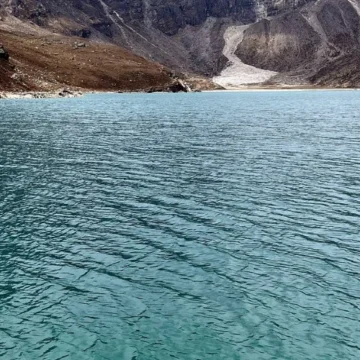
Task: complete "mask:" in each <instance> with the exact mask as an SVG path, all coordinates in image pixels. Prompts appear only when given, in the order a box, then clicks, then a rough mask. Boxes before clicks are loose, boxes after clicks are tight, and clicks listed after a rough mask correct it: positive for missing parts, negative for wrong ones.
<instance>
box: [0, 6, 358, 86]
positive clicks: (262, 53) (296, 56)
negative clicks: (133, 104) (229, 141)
mask: <svg viewBox="0 0 360 360" xmlns="http://www.w3.org/2000/svg"><path fill="white" fill-rule="evenodd" d="M359 25H360V0H131V1H129V0H56V1H55V0H0V29H2V30H4V31H7V32H8V33H12V32H14V31H15V29H16V31H22V32H25V33H29V27H30V28H31V29H32V31H33V30H34V29H38V30H37V31H39V32H41V31H45V30H46V31H50V32H51V33H56V34H61V35H62V36H77V37H81V38H83V39H86V41H90V43H92V44H95V43H96V44H100V43H102V44H116V45H120V46H121V47H123V48H125V49H127V50H128V51H130V52H131V53H135V54H137V55H139V56H141V57H144V58H146V59H148V60H150V61H155V62H157V63H161V64H163V65H165V66H167V67H168V68H171V69H175V70H176V71H181V72H185V73H188V74H201V75H202V76H208V77H212V76H215V78H214V80H215V81H217V82H218V83H219V84H221V85H224V86H226V87H230V88H231V87H239V86H242V85H243V84H259V83H265V84H268V85H276V86H283V85H296V86H298V85H303V86H311V85H320V86H360V82H359V75H358V72H359V70H358V63H357V59H358V53H359V52H360V40H359V39H360V34H359V31H360V30H359ZM1 39H2V38H1V34H0V42H1V41H2V42H4V40H1ZM93 46H95V45H93ZM96 46H97V45H96ZM103 46H105V45H103ZM106 46H110V45H106ZM119 51H120V50H119ZM119 66H120V65H119ZM109 71H110V67H109Z"/></svg>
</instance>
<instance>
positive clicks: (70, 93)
mask: <svg viewBox="0 0 360 360" xmlns="http://www.w3.org/2000/svg"><path fill="white" fill-rule="evenodd" d="M82 95H83V93H82V92H81V91H77V90H69V89H61V90H58V91H21V92H12V91H2V92H0V99H55V98H76V97H80V96H82Z"/></svg>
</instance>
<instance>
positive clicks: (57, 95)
mask: <svg viewBox="0 0 360 360" xmlns="http://www.w3.org/2000/svg"><path fill="white" fill-rule="evenodd" d="M359 90H360V88H335V87H301V86H300V87H276V86H271V87H267V86H244V87H239V88H234V89H214V90H201V91H192V92H193V93H198V92H204V93H233V92H287V91H291V92H301V91H359ZM180 92H181V91H180ZM152 93H158V94H166V93H169V94H171V93H174V92H171V91H159V92H156V91H155V92H152ZM183 93H186V92H183ZM89 94H119V95H121V94H149V91H147V90H144V89H140V90H138V91H134V90H130V91H124V90H119V91H111V90H87V89H81V90H71V89H59V90H49V91H0V100H17V99H24V100H25V99H68V98H79V97H83V96H85V95H89Z"/></svg>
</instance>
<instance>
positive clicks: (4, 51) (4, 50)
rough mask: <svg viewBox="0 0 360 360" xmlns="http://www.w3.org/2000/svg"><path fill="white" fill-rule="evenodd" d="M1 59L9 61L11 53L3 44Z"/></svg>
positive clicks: (0, 50) (0, 47) (0, 48)
mask: <svg viewBox="0 0 360 360" xmlns="http://www.w3.org/2000/svg"><path fill="white" fill-rule="evenodd" d="M0 59H3V60H9V53H8V52H7V50H6V49H5V48H4V46H3V45H2V44H0Z"/></svg>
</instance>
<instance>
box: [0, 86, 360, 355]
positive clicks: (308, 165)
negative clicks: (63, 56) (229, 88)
mask: <svg viewBox="0 0 360 360" xmlns="http://www.w3.org/2000/svg"><path fill="white" fill-rule="evenodd" d="M359 103H360V100H359V99H358V94H357V92H340V91H339V92H326V91H324V92H310V91H309V92H306V91H305V92H298V93H294V92H264V93H262V92H258V93H256V92H251V93H223V94H221V93H208V94H186V95H185V94H184V95H172V94H151V95H135V94H132V95H130V94H129V95H126V94H122V95H93V96H88V97H85V98H83V99H62V100H46V99H45V100H32V101H27V100H25V101H6V102H1V103H0V113H1V114H2V118H1V120H0V229H1V232H0V300H1V302H0V317H1V323H0V358H4V359H6V360H8V359H9V360H11V359H14V360H15V359H35V358H36V359H51V360H60V359H72V358H76V359H125V360H127V359H129V360H136V359H147V360H151V359H154V360H161V359H164V360H165V359H166V360H167V359H170V358H175V359H194V360H195V359H204V360H205V359H206V360H210V359H214V360H218V359H249V360H250V359H257V360H270V359H293V360H306V359H309V360H310V359H311V360H313V359H327V360H328V359H334V360H335V359H339V358H342V359H349V360H350V359H351V360H352V359H354V360H355V359H358V358H360V347H359V345H358V339H359V337H360V325H359V322H358V319H359V316H360V271H359V265H360V245H359V241H358V239H359V232H360V231H359V217H360V211H359V203H360V198H359V194H360V181H359V179H360V152H359V150H358V145H359V142H360V138H359V134H360V123H359V122H358V121H357V118H358V108H359V105H360V104H359Z"/></svg>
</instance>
